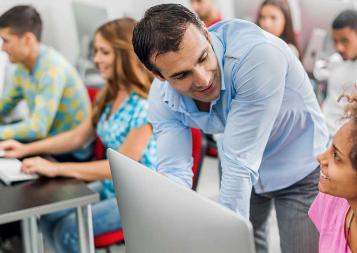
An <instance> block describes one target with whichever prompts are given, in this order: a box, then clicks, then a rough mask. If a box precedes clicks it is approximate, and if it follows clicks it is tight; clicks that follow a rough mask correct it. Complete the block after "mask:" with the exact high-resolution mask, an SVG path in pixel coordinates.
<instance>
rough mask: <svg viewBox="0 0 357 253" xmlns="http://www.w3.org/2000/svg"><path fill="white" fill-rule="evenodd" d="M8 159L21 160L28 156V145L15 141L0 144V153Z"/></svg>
mask: <svg viewBox="0 0 357 253" xmlns="http://www.w3.org/2000/svg"><path fill="white" fill-rule="evenodd" d="M1 152H2V156H3V157H7V158H21V157H24V156H26V155H28V150H27V146H26V144H22V143H20V142H18V141H15V140H7V141H2V142H0V153H1Z"/></svg>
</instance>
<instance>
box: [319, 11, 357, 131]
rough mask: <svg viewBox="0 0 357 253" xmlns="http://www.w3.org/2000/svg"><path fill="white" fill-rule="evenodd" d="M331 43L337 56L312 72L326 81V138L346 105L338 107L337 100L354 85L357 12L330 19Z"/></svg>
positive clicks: (342, 104) (323, 104) (356, 50)
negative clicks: (331, 21)
mask: <svg viewBox="0 0 357 253" xmlns="http://www.w3.org/2000/svg"><path fill="white" fill-rule="evenodd" d="M332 39H333V41H334V44H335V49H336V52H337V53H336V54H333V55H332V56H331V57H330V58H329V60H328V63H327V68H324V67H323V66H322V65H321V66H318V65H316V67H315V69H314V76H315V78H316V79H318V80H327V94H326V99H325V100H324V101H323V102H322V112H323V113H324V115H325V118H326V122H327V127H328V129H329V133H330V136H334V134H335V133H336V131H337V129H338V128H339V127H340V126H341V121H340V118H341V117H343V114H344V110H343V108H344V106H345V105H346V104H345V101H342V102H341V103H338V102H337V98H338V97H339V95H340V94H342V93H344V92H346V90H348V89H350V88H351V87H353V85H354V83H356V82H357V10H345V11H343V12H341V13H340V14H339V15H338V16H337V17H336V18H335V19H334V21H333V23H332ZM322 70H324V71H322Z"/></svg>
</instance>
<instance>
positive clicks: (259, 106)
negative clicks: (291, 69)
mask: <svg viewBox="0 0 357 253" xmlns="http://www.w3.org/2000/svg"><path fill="white" fill-rule="evenodd" d="M287 68H288V64H287V60H286V58H285V56H284V54H283V53H282V52H281V51H280V50H279V49H278V48H275V47H274V46H273V45H270V44H267V43H265V44H260V45H257V46H255V47H254V48H253V49H252V50H251V51H250V52H249V53H248V54H247V55H246V56H245V57H244V58H243V59H242V60H241V61H240V62H238V61H237V63H236V64H235V65H234V67H233V73H232V75H233V81H234V87H235V89H236V95H235V97H234V98H233V100H232V101H231V108H230V111H229V114H228V118H227V124H226V127H225V131H224V135H223V137H222V139H221V145H220V152H219V153H220V156H221V162H222V168H223V176H222V183H221V192H220V197H219V202H220V203H221V204H223V205H225V206H226V207H228V208H230V209H232V210H234V211H237V212H239V213H240V214H241V215H243V216H244V217H249V203H250V195H251V190H252V185H254V183H255V182H256V181H257V179H258V175H259V173H258V169H259V167H260V164H261V161H262V158H263V153H264V150H265V148H266V145H267V142H268V139H269V136H270V135H271V133H272V129H273V125H274V122H275V119H276V117H277V115H278V113H279V110H280V107H281V104H282V100H283V94H284V87H285V75H286V73H287Z"/></svg>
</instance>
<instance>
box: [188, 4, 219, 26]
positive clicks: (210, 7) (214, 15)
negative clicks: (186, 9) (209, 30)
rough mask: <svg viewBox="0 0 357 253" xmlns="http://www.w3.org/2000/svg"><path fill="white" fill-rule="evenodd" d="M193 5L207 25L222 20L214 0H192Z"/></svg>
mask: <svg viewBox="0 0 357 253" xmlns="http://www.w3.org/2000/svg"><path fill="white" fill-rule="evenodd" d="M191 6H192V9H193V10H194V11H195V12H196V14H197V15H198V17H199V18H200V19H201V20H202V21H203V22H204V23H205V25H206V26H207V27H210V26H211V25H214V24H215V23H217V22H219V21H221V20H222V17H221V14H220V12H219V10H218V8H217V6H216V3H215V1H214V0H191Z"/></svg>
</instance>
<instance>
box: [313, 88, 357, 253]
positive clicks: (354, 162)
mask: <svg viewBox="0 0 357 253" xmlns="http://www.w3.org/2000/svg"><path fill="white" fill-rule="evenodd" d="M354 90H355V95H354V96H353V95H352V96H347V99H346V100H347V101H349V103H350V104H349V107H348V108H347V112H348V113H347V117H348V118H349V120H348V122H347V123H345V124H344V125H343V126H342V127H341V128H340V129H339V130H338V131H337V132H336V135H335V136H334V138H333V140H332V144H331V146H330V148H329V149H328V150H326V151H325V152H324V153H322V154H320V155H319V156H318V157H317V159H318V161H319V162H320V167H321V172H320V182H319V190H320V193H319V194H318V195H317V197H316V199H315V201H314V202H313V204H312V205H311V208H310V210H309V216H310V218H311V220H312V221H313V222H314V224H315V226H316V228H317V229H318V231H319V233H320V240H319V252H323V253H336V252H339V253H342V252H343V253H352V252H354V253H355V252H357V93H356V91H357V86H355V89H354Z"/></svg>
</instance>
